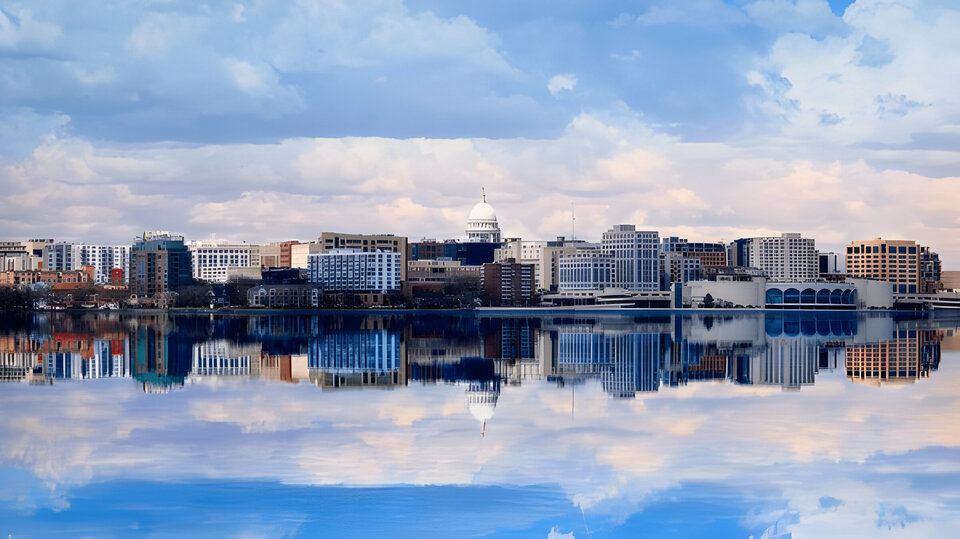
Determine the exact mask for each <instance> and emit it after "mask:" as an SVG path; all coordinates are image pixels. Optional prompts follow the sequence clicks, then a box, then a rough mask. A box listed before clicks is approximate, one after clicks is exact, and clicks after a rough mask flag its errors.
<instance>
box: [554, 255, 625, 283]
mask: <svg viewBox="0 0 960 539" xmlns="http://www.w3.org/2000/svg"><path fill="white" fill-rule="evenodd" d="M558 266H559V271H558V274H559V277H558V286H557V288H558V289H559V290H560V291H561V292H564V291H568V290H603V289H605V288H609V287H612V286H613V268H614V261H613V256H611V255H609V254H604V253H600V252H580V253H576V254H572V255H565V256H561V257H560V260H559V261H558Z"/></svg>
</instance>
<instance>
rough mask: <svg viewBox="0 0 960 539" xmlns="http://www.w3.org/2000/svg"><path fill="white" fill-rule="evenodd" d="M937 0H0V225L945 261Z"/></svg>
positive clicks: (953, 103)
mask: <svg viewBox="0 0 960 539" xmlns="http://www.w3.org/2000/svg"><path fill="white" fill-rule="evenodd" d="M957 27H960V6H958V5H957V4H956V3H955V2H952V1H950V0H857V1H856V2H848V1H831V2H826V1H823V0H728V1H722V0H691V1H689V2H683V3H682V7H680V5H679V3H677V2H673V1H669V0H648V1H639V2H629V3H626V2H624V3H618V2H569V1H557V2H550V3H548V4H544V3H541V2H536V3H535V2H530V1H524V0H519V1H518V0H514V1H511V2H506V1H499V0H493V1H489V2H477V3H471V4H467V3H462V2H441V1H435V0H408V1H406V2H403V1H400V0H356V1H351V2H343V1H338V0H299V1H297V2H288V3H282V4H280V5H278V4H277V3H275V2H266V1H247V2H235V1H228V2H206V3H200V2H195V1H189V2H187V1H177V0H164V1H160V0H141V1H130V2H96V3H93V4H81V3H77V2H71V1H69V0H63V1H56V0H49V1H48V0H36V1H30V2H25V1H16V0H15V1H12V2H11V1H7V0H0V192H2V198H0V236H3V239H18V238H25V237H54V238H56V239H58V240H68V241H89V242H108V243H129V242H130V241H131V240H132V238H133V237H134V236H136V235H137V234H139V233H140V232H142V231H144V230H154V229H164V230H170V231H174V232H179V233H183V234H185V235H187V236H188V237H189V238H191V239H227V240H231V241H249V242H268V241H278V240H284V239H291V238H297V239H302V240H309V239H312V238H315V237H316V236H318V235H319V233H320V232H322V231H343V232H367V233H377V232H392V233H396V234H401V235H406V236H408V237H410V238H412V239H414V240H418V239H420V238H423V237H431V238H453V237H458V236H462V235H463V228H464V224H465V220H466V215H467V213H468V212H469V210H470V208H471V206H472V205H473V204H475V203H476V202H477V201H478V199H479V194H480V188H481V186H483V187H485V188H486V192H487V194H488V201H489V202H490V203H491V204H492V205H493V206H494V207H495V208H496V210H497V214H498V217H499V220H500V224H501V228H502V229H503V232H504V234H505V235H506V236H510V237H523V238H525V239H552V238H554V237H555V236H559V235H566V236H569V235H570V234H571V233H572V230H571V222H572V220H571V217H572V212H574V211H575V214H576V235H577V237H578V238H583V239H588V240H596V239H598V238H599V236H600V234H601V233H602V231H604V230H606V229H608V228H609V227H610V226H611V225H613V224H617V223H634V224H636V225H638V226H640V227H642V228H645V229H654V230H659V231H660V232H661V234H662V235H681V236H685V237H688V238H690V239H692V240H706V241H717V240H725V241H730V240H732V239H735V238H738V237H745V236H753V235H766V234H780V233H782V232H801V233H803V234H805V235H807V236H810V237H814V238H815V239H816V240H817V243H818V247H820V248H821V249H822V250H839V249H840V248H841V247H842V246H843V245H845V244H846V243H847V242H849V241H851V240H855V239H870V238H874V237H878V236H883V237H888V238H902V239H914V240H917V241H918V242H920V243H922V244H925V245H930V246H932V247H933V248H934V250H936V251H938V252H939V253H940V254H941V256H942V258H943V259H944V262H945V263H944V266H945V269H960V242H958V241H957V239H956V238H957V237H958V232H960V212H958V211H957V205H958V202H960V179H958V176H960V173H958V165H960V151H958V150H957V148H960V94H958V93H957V92H956V88H957V87H958V83H960V33H958V32H956V28H957Z"/></svg>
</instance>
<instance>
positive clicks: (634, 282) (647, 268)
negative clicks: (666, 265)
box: [600, 225, 660, 290]
mask: <svg viewBox="0 0 960 539" xmlns="http://www.w3.org/2000/svg"><path fill="white" fill-rule="evenodd" d="M600 249H601V251H603V252H604V253H607V254H609V255H611V256H612V257H613V262H614V270H613V280H614V286H618V287H621V288H626V289H627V290H659V289H660V235H659V233H657V232H655V231H649V230H646V231H644V230H637V228H636V227H635V226H634V225H615V226H614V227H613V228H611V229H610V230H608V231H606V232H604V233H603V241H602V243H601V247H600Z"/></svg>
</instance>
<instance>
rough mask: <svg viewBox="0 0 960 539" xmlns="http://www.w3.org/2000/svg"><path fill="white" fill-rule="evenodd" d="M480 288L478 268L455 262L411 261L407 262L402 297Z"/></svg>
mask: <svg viewBox="0 0 960 539" xmlns="http://www.w3.org/2000/svg"><path fill="white" fill-rule="evenodd" d="M456 286H461V287H465V288H467V289H471V290H479V288H480V266H464V265H462V264H461V263H460V262H459V261H457V260H443V259H441V260H411V261H409V262H407V279H406V281H404V282H403V287H404V295H405V296H407V297H411V298H413V297H417V296H422V295H425V294H440V293H442V292H443V291H444V290H447V289H450V288H451V287H456Z"/></svg>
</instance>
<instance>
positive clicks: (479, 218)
mask: <svg viewBox="0 0 960 539" xmlns="http://www.w3.org/2000/svg"><path fill="white" fill-rule="evenodd" d="M480 194H481V200H480V202H478V203H477V205H476V206H474V207H473V209H472V210H470V215H469V216H468V217H467V228H466V233H467V241H471V242H483V243H500V224H499V223H497V212H495V211H494V210H493V206H491V205H490V204H487V193H486V191H484V190H483V189H481V191H480Z"/></svg>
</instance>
